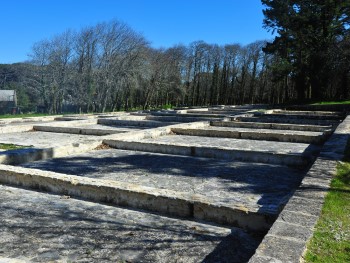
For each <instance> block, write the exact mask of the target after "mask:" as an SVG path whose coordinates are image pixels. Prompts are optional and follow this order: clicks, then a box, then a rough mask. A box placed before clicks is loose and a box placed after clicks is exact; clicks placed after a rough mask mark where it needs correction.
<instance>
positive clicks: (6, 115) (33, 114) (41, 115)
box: [0, 113, 52, 119]
mask: <svg viewBox="0 0 350 263" xmlns="http://www.w3.org/2000/svg"><path fill="white" fill-rule="evenodd" d="M50 115H52V114H44V113H28V114H14V115H12V114H5V115H0V119H7V118H26V117H43V116H50Z"/></svg>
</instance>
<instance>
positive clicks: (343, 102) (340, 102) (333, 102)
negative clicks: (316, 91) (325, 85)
mask: <svg viewBox="0 0 350 263" xmlns="http://www.w3.org/2000/svg"><path fill="white" fill-rule="evenodd" d="M335 104H341V105H345V104H350V100H343V101H320V102H316V103H312V104H311V105H335Z"/></svg>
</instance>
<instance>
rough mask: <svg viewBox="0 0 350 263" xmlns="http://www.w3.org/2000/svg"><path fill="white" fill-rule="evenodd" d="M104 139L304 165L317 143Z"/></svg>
mask: <svg viewBox="0 0 350 263" xmlns="http://www.w3.org/2000/svg"><path fill="white" fill-rule="evenodd" d="M104 143H106V144H108V145H110V146H111V147H114V148H117V149H124V150H137V151H146V152H158V153H167V154H180V155H187V156H199V157H211V158H221V159H226V160H240V161H252V162H262V163H273V164H285V165H294V166H304V165H307V164H309V162H310V161H312V160H314V155H315V154H317V152H318V151H319V147H316V146H310V145H309V144H304V143H287V142H273V143H271V142H269V141H261V140H246V139H231V138H213V137H201V136H186V135H167V136H160V137H157V138H148V139H142V140H140V141H138V140H132V139H125V140H118V139H109V140H104Z"/></svg>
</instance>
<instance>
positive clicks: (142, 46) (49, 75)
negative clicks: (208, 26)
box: [0, 21, 285, 113]
mask: <svg viewBox="0 0 350 263" xmlns="http://www.w3.org/2000/svg"><path fill="white" fill-rule="evenodd" d="M265 44H266V42H265V41H257V42H255V43H252V44H249V45H247V46H241V45H239V44H231V45H225V46H219V45H216V44H208V43H205V42H203V41H197V42H193V43H191V44H190V45H189V46H184V45H176V46H174V47H171V48H167V49H154V48H151V47H150V45H149V43H148V42H147V40H146V39H145V38H144V37H143V36H142V35H140V34H138V33H136V32H135V31H133V30H132V29H131V28H130V27H128V26H127V25H126V24H124V23H121V22H119V21H111V22H108V23H103V24H98V25H96V26H93V27H89V28H84V29H82V30H81V31H80V32H72V31H66V32H64V33H63V34H60V35H57V36H55V37H53V38H52V39H49V40H43V41H40V42H38V43H35V44H34V46H33V49H32V52H31V55H30V58H31V60H30V62H28V63H22V64H17V65H12V67H11V68H12V70H13V71H14V72H17V73H18V74H17V75H18V76H17V77H16V78H15V81H16V85H19V86H21V88H20V90H27V91H28V96H29V94H31V95H30V100H29V101H33V99H34V101H35V102H36V104H37V105H38V106H40V107H41V109H43V111H46V112H49V113H59V112H62V110H64V109H65V107H67V105H71V106H72V105H73V106H74V109H75V110H77V111H81V112H103V111H106V110H108V111H114V110H129V109H132V108H143V109H148V108H156V107H161V106H164V105H174V106H179V105H213V104H243V103H260V102H265V103H279V102H283V101H284V100H285V97H284V94H283V92H281V91H279V90H278V89H273V88H272V87H273V84H272V83H271V74H270V72H269V68H268V65H269V64H270V63H271V61H272V56H269V55H266V54H265V53H264V52H263V51H262V48H263V47H264V46H265ZM0 74H1V73H0ZM9 80H10V78H7V83H4V80H3V81H2V88H4V87H5V86H6V85H7V87H11V85H12V86H13V83H12V84H11V82H9ZM5 82H6V81H5ZM17 89H19V87H17Z"/></svg>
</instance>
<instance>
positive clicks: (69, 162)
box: [23, 149, 304, 214]
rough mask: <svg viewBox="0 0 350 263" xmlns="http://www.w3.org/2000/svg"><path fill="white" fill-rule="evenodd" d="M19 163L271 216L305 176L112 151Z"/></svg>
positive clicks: (271, 167)
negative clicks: (185, 194) (200, 197)
mask: <svg viewBox="0 0 350 263" xmlns="http://www.w3.org/2000/svg"><path fill="white" fill-rule="evenodd" d="M179 163H181V166H179V165H178V164H179ZM23 166H24V167H28V168H35V169H40V170H43V171H53V172H59V173H64V174H72V175H77V176H83V177H89V178H94V179H107V180H115V181H120V182H127V183H132V184H138V185H143V186H147V187H153V188H156V189H169V190H172V191H175V192H188V193H191V194H200V195H203V196H206V197H207V198H208V200H211V202H213V203H222V204H225V203H226V204H235V205H236V206H241V207H246V208H247V209H248V210H249V211H252V212H253V211H255V212H256V211H260V212H266V213H274V214H278V213H279V211H280V209H281V208H282V207H283V206H284V205H285V202H286V200H288V198H289V197H290V195H291V193H292V192H293V191H294V189H295V188H296V187H297V186H298V185H299V183H300V181H301V179H302V177H303V174H304V173H303V171H300V170H297V169H291V168H289V167H286V166H281V165H271V164H261V163H243V162H228V161H222V160H218V159H207V158H195V157H187V156H178V155H177V156H176V155H166V154H154V153H145V152H134V151H125V150H115V149H109V150H99V151H93V152H89V153H85V154H80V155H76V156H71V157H69V158H57V159H51V160H46V161H40V162H33V163H28V164H25V165H23ZM240 189H244V191H240Z"/></svg>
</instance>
